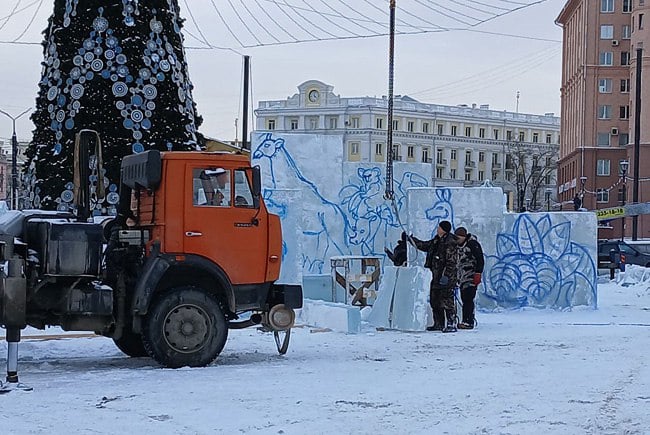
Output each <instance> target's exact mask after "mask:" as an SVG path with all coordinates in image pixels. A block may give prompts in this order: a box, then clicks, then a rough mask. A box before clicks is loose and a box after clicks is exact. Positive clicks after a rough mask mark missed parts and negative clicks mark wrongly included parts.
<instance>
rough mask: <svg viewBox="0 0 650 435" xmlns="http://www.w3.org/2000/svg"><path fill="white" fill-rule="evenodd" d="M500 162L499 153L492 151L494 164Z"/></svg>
mask: <svg viewBox="0 0 650 435" xmlns="http://www.w3.org/2000/svg"><path fill="white" fill-rule="evenodd" d="M498 164H499V155H498V154H497V153H492V166H494V165H498Z"/></svg>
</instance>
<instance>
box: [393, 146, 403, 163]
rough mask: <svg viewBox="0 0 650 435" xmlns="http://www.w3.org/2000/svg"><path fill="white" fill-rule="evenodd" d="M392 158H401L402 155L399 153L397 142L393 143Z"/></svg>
mask: <svg viewBox="0 0 650 435" xmlns="http://www.w3.org/2000/svg"><path fill="white" fill-rule="evenodd" d="M393 159H395V160H398V161H399V160H402V156H400V154H399V144H394V145H393Z"/></svg>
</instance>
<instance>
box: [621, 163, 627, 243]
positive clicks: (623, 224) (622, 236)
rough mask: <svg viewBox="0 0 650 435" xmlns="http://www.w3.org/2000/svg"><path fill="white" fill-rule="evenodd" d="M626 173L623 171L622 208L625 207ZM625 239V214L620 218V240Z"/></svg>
mask: <svg viewBox="0 0 650 435" xmlns="http://www.w3.org/2000/svg"><path fill="white" fill-rule="evenodd" d="M626 179H627V174H626V171H623V208H625V196H626V195H627V181H626ZM623 240H625V216H623V217H622V218H621V241H623Z"/></svg>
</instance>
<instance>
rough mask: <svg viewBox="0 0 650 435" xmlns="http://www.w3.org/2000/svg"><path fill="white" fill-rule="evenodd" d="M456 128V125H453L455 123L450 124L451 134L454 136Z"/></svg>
mask: <svg viewBox="0 0 650 435" xmlns="http://www.w3.org/2000/svg"><path fill="white" fill-rule="evenodd" d="M457 130H458V127H457V126H455V125H452V126H451V135H452V136H456V132H457Z"/></svg>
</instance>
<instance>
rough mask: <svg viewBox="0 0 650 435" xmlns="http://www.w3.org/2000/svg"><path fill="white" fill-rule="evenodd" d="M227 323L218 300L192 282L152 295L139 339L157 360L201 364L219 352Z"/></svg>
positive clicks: (170, 363)
mask: <svg viewBox="0 0 650 435" xmlns="http://www.w3.org/2000/svg"><path fill="white" fill-rule="evenodd" d="M227 338H228V326H227V324H226V318H225V316H224V314H223V310H222V308H221V304H220V303H219V301H218V300H217V298H216V297H215V296H214V295H212V294H210V293H209V292H207V291H205V290H204V289H201V288H199V287H195V286H183V287H175V288H171V289H169V290H167V291H165V292H164V293H162V294H160V295H159V296H158V297H156V298H155V299H154V301H153V302H152V304H151V306H150V307H149V312H148V313H147V316H146V317H145V319H144V322H143V325H142V342H143V343H144V347H145V349H146V350H147V353H148V354H149V355H150V356H151V357H152V358H153V359H155V360H156V361H157V362H158V363H160V364H162V365H164V366H166V367H170V368H178V367H184V366H189V367H203V366H206V365H208V364H210V363H211V362H212V361H214V359H215V358H216V357H217V356H218V355H219V354H220V353H221V351H222V350H223V347H224V345H225V344H226V339H227Z"/></svg>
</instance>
